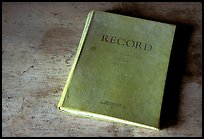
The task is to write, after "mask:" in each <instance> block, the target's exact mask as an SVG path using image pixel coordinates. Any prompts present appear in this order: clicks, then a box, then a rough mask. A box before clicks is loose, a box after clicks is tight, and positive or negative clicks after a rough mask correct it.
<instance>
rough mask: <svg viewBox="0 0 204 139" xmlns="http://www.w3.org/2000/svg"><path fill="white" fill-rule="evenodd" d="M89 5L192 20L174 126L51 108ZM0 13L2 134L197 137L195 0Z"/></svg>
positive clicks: (39, 6)
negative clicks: (153, 125) (146, 126)
mask: <svg viewBox="0 0 204 139" xmlns="http://www.w3.org/2000/svg"><path fill="white" fill-rule="evenodd" d="M92 9H95V10H103V11H105V10H115V9H117V10H119V11H128V12H130V13H133V14H134V15H135V16H138V17H147V18H148V19H152V20H154V19H162V20H164V21H167V22H177V23H182V24H190V25H191V26H193V28H194V31H193V32H192V36H191V39H190V42H189V45H187V46H188V47H189V51H188V56H189V57H190V58H191V59H189V60H188V61H187V63H188V64H187V66H188V67H187V71H188V72H187V73H189V72H190V75H189V74H186V75H185V76H184V78H183V81H182V86H181V88H182V89H181V92H180V98H179V99H180V103H179V106H178V107H179V111H178V117H179V119H178V122H177V123H176V124H174V125H171V126H168V127H166V128H164V129H163V130H161V131H154V130H149V129H143V128H138V127H130V126H127V125H118V124H113V123H109V122H102V121H95V120H92V119H87V118H81V117H76V116H72V115H66V114H64V113H62V112H60V111H58V110H57V109H56V106H57V103H58V101H59V99H60V96H61V92H62V89H63V87H64V85H65V82H66V79H67V75H68V72H69V70H70V65H71V64H72V63H71V62H72V60H73V56H74V55H75V52H76V48H77V46H78V43H79V39H80V36H81V33H82V30H83V27H84V23H85V20H86V16H87V13H88V12H89V10H92ZM2 12H3V13H2V29H3V32H2V136H97V137H99V136H103V137H104V136H114V137H116V136H202V124H201V123H202V106H201V105H202V98H201V97H202V86H201V82H202V79H201V74H202V72H201V62H202V60H201V55H202V52H201V50H202V47H201V37H202V35H201V28H202V24H201V22H202V20H201V4H200V3H142V2H140V3H110V2H109V3H3V7H2ZM175 13H176V14H175Z"/></svg>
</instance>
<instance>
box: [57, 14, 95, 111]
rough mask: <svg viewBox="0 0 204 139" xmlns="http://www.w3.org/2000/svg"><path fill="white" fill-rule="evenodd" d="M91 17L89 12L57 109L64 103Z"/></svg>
mask: <svg viewBox="0 0 204 139" xmlns="http://www.w3.org/2000/svg"><path fill="white" fill-rule="evenodd" d="M93 15H94V11H90V12H89V14H88V16H87V20H86V23H85V26H84V30H83V33H82V35H81V39H80V42H79V46H78V49H77V52H76V55H75V58H74V61H73V65H72V67H71V70H70V73H69V75H68V78H67V82H66V84H65V87H64V89H63V92H62V95H61V98H60V101H59V103H58V106H57V107H58V108H59V109H60V107H61V106H62V104H63V102H64V98H65V96H66V93H67V90H68V87H69V84H70V81H71V79H72V76H73V73H74V70H75V67H76V65H77V61H78V59H79V56H80V53H81V50H82V48H83V46H84V42H85V39H86V36H87V33H88V30H89V27H90V24H91V20H92V17H93Z"/></svg>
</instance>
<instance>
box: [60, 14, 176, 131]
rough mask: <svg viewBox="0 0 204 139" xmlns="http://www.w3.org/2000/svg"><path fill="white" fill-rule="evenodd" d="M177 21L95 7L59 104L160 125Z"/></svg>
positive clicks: (128, 121) (107, 117) (144, 124)
mask: <svg viewBox="0 0 204 139" xmlns="http://www.w3.org/2000/svg"><path fill="white" fill-rule="evenodd" d="M175 29H176V25H173V24H167V23H161V22H157V21H151V20H147V19H141V18H135V17H129V16H124V15H119V14H114V13H109V12H104V11H94V10H93V11H90V12H89V14H88V17H87V20H86V23H85V26H84V30H83V33H82V36H81V39H80V42H79V46H78V49H77V52H76V56H75V59H74V61H73V63H72V67H71V70H70V72H69V75H68V78H67V82H66V85H65V87H64V90H63V92H62V95H61V98H60V101H59V103H58V108H59V109H60V110H62V111H64V112H68V113H71V114H74V115H77V116H85V117H89V118H93V119H98V120H105V121H110V122H114V123H121V124H126V125H132V126H139V127H144V128H150V129H156V130H160V113H161V107H162V100H163V94H164V88H165V82H166V76H167V71H168V65H169V60H170V55H171V48H172V44H173V40H174V33H175Z"/></svg>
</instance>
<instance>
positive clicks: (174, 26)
mask: <svg viewBox="0 0 204 139" xmlns="http://www.w3.org/2000/svg"><path fill="white" fill-rule="evenodd" d="M172 27H173V28H174V32H173V37H172V38H171V39H172V43H171V47H170V53H169V58H168V65H167V69H166V76H165V77H166V78H165V81H164V86H163V94H162V96H161V105H160V112H159V123H158V128H159V129H161V125H160V122H161V110H162V104H163V100H164V90H165V86H166V79H167V73H168V70H169V62H170V58H171V51H172V47H173V42H174V37H175V31H176V25H172Z"/></svg>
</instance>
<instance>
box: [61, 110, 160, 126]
mask: <svg viewBox="0 0 204 139" xmlns="http://www.w3.org/2000/svg"><path fill="white" fill-rule="evenodd" d="M61 110H62V111H64V112H67V113H69V114H73V115H76V116H80V117H85V118H93V119H95V120H100V121H110V122H115V123H120V124H127V125H130V126H134V127H135V126H136V127H143V128H147V129H154V130H160V128H158V127H153V126H148V125H144V124H140V123H136V122H131V121H128V120H123V119H119V118H115V117H111V116H107V115H102V114H97V113H92V112H87V111H82V110H76V109H72V108H69V107H61Z"/></svg>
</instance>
